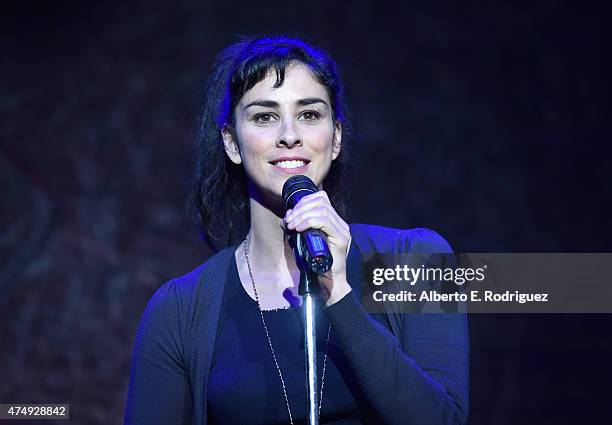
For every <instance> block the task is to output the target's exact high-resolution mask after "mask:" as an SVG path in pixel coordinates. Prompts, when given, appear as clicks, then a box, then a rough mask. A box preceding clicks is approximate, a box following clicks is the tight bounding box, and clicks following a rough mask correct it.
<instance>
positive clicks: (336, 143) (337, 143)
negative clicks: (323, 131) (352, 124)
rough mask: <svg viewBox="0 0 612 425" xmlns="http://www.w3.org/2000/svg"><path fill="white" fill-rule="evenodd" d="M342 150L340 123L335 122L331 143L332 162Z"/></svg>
mask: <svg viewBox="0 0 612 425" xmlns="http://www.w3.org/2000/svg"><path fill="white" fill-rule="evenodd" d="M341 148H342V123H341V122H340V120H336V123H335V125H334V140H333V141H332V161H333V160H335V159H336V158H338V155H340V150H341Z"/></svg>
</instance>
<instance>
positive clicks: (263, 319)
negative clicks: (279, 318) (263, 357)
mask: <svg viewBox="0 0 612 425" xmlns="http://www.w3.org/2000/svg"><path fill="white" fill-rule="evenodd" d="M248 239H249V235H248V234H247V237H246V238H245V239H244V256H245V258H246V262H247V267H248V269H249V276H250V277H251V283H252V284H253V292H254V293H255V301H257V309H258V310H259V314H260V316H261V321H262V323H263V327H264V331H265V332H266V338H267V339H268V345H269V346H270V351H271V352H272V358H273V359H274V364H275V365H276V371H277V372H278V377H279V378H280V381H281V385H282V387H283V396H285V403H286V404H287V413H289V422H290V423H291V425H293V416H292V415H291V408H290V407H289V398H288V397H287V388H286V387H285V380H284V379H283V373H282V372H281V369H280V366H279V365H278V360H277V359H276V352H275V351H274V347H273V346H272V339H270V333H269V332H268V326H267V325H266V319H265V318H264V314H263V310H262V309H261V304H260V302H259V295H258V294H257V288H256V287H255V279H254V278H253V271H252V270H251V262H250V261H249V254H248V252H247V241H248ZM330 335H331V323H330V324H329V327H328V329H327V340H326V341H325V356H324V358H323V372H322V374H321V393H320V395H319V411H318V412H317V413H318V415H319V416H321V405H322V404H323V386H324V385H325V367H326V365H327V346H328V344H329V337H330Z"/></svg>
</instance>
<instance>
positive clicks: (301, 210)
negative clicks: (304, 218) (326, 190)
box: [285, 195, 337, 220]
mask: <svg viewBox="0 0 612 425" xmlns="http://www.w3.org/2000/svg"><path fill="white" fill-rule="evenodd" d="M309 196H312V195H309ZM319 208H326V209H327V210H329V211H330V212H331V213H334V214H337V213H336V210H334V207H333V206H332V205H331V204H330V203H329V200H328V199H327V198H326V197H324V196H322V195H319V196H312V197H310V198H308V199H306V197H304V198H302V200H300V202H299V203H298V204H297V205H296V206H295V207H294V209H293V211H291V212H289V211H287V214H285V217H286V218H287V219H288V220H291V219H293V218H295V217H299V216H301V215H303V214H305V213H307V212H308V211H311V210H313V209H319Z"/></svg>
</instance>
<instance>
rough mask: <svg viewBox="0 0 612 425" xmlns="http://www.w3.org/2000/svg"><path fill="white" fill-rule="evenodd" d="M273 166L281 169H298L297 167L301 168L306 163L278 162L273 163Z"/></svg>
mask: <svg viewBox="0 0 612 425" xmlns="http://www.w3.org/2000/svg"><path fill="white" fill-rule="evenodd" d="M274 165H276V166H277V167H281V168H299V167H303V166H304V165H306V163H305V162H304V161H299V160H298V161H280V162H277V163H275V164H274Z"/></svg>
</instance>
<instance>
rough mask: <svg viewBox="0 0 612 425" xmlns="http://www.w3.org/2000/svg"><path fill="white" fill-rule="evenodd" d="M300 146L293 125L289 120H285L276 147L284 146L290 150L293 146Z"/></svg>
mask: <svg viewBox="0 0 612 425" xmlns="http://www.w3.org/2000/svg"><path fill="white" fill-rule="evenodd" d="M301 144H302V141H301V139H300V136H299V134H298V132H297V130H296V128H295V125H294V123H293V122H292V121H291V120H286V121H285V122H284V123H283V126H282V128H281V132H280V135H279V137H278V141H277V143H276V146H278V147H281V146H282V145H285V146H287V147H288V148H289V149H291V148H292V147H293V146H295V145H301Z"/></svg>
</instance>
